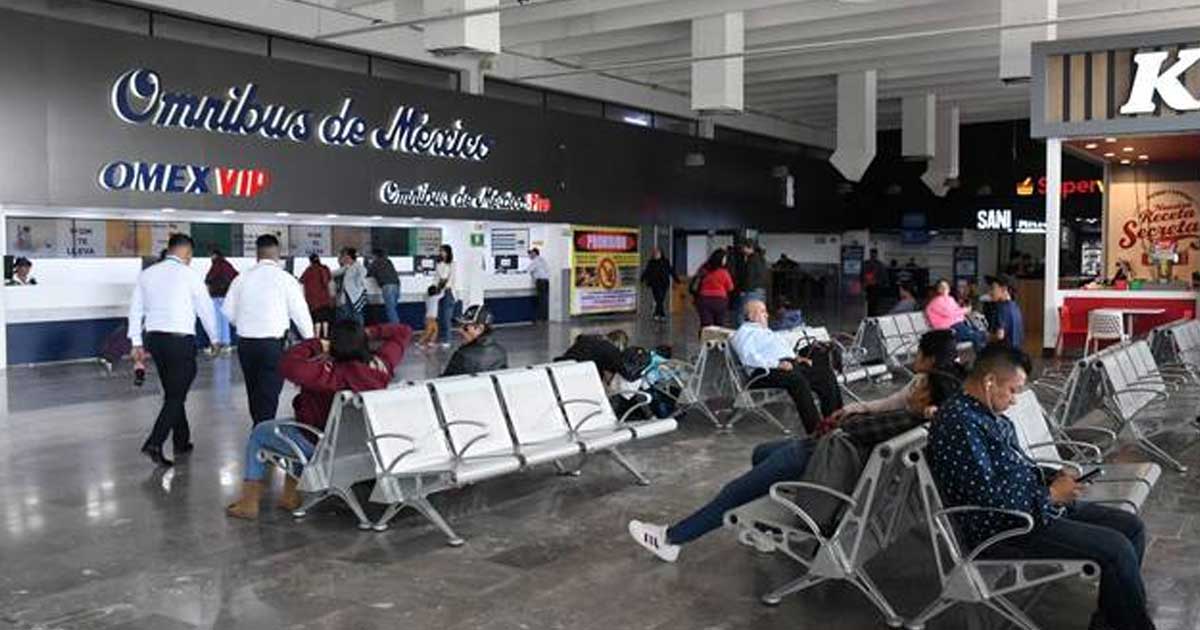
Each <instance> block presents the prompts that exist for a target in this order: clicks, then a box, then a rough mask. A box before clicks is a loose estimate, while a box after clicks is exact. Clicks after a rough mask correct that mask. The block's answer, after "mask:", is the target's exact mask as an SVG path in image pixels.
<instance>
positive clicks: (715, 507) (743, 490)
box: [667, 438, 816, 545]
mask: <svg viewBox="0 0 1200 630" xmlns="http://www.w3.org/2000/svg"><path fill="white" fill-rule="evenodd" d="M815 444H816V442H815V441H814V440H811V439H803V440H798V439H795V438H788V439H784V440H777V441H774V442H767V443H765V444H759V445H758V446H756V447H755V448H754V454H753V455H752V456H751V457H750V463H751V465H752V466H753V468H751V469H750V471H749V472H747V473H746V474H744V475H742V476H741V477H738V478H737V479H734V480H733V481H730V482H729V483H727V484H725V487H724V488H721V492H720V493H718V494H717V496H716V497H714V498H713V500H712V501H709V502H708V503H707V504H705V505H704V507H702V508H700V509H699V510H696V511H695V513H693V514H692V515H691V516H689V517H687V518H685V519H683V520H682V521H679V522H678V523H676V524H675V525H672V526H671V527H670V528H669V529H667V541H668V542H670V543H671V544H672V545H682V544H684V543H688V542H691V541H693V540H695V539H697V538H699V537H701V536H703V535H705V534H707V533H708V532H711V531H712V530H714V529H717V528H718V527H720V526H721V519H723V518H724V517H725V513H726V512H728V511H729V510H732V509H733V508H735V507H738V506H740V505H745V504H747V503H749V502H751V501H753V500H755V499H757V498H759V497H762V496H766V495H767V493H768V492H770V491H771V485H772V484H774V483H776V482H779V481H799V480H800V477H801V476H802V475H803V474H804V469H805V467H807V466H808V458H809V457H811V456H812V452H813V446H814V445H815Z"/></svg>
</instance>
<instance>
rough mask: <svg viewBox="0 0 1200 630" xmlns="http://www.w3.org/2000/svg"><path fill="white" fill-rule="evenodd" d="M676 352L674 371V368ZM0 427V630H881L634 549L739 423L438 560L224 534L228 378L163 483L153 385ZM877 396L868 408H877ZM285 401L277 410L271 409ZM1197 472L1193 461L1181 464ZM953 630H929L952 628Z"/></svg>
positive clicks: (1164, 551)
mask: <svg viewBox="0 0 1200 630" xmlns="http://www.w3.org/2000/svg"><path fill="white" fill-rule="evenodd" d="M611 325H621V326H625V327H627V328H628V329H629V330H630V331H631V332H633V333H634V334H635V339H636V340H637V341H638V342H640V343H643V344H646V345H651V344H655V343H660V342H669V341H672V340H674V341H675V342H677V344H678V345H683V346H687V345H689V344H690V343H691V340H693V339H694V334H695V331H694V328H692V327H691V323H690V320H688V321H682V322H679V323H676V324H673V325H672V326H655V325H652V324H650V323H648V322H642V323H637V322H634V321H632V320H616V321H615V322H600V323H598V324H597V325H596V328H599V329H603V328H607V327H610V326H611ZM575 332H578V331H577V330H576V329H569V328H567V327H563V326H558V325H552V326H550V327H542V328H532V327H524V328H510V329H503V330H501V331H500V332H499V333H498V335H499V338H500V340H501V341H502V342H503V343H504V344H505V345H507V346H508V347H509V349H510V353H511V359H512V363H513V364H521V363H531V362H536V361H542V360H545V359H547V358H549V357H551V356H554V355H555V354H556V353H557V352H558V351H560V350H561V349H562V348H564V347H565V346H566V344H567V341H568V339H569V338H570V337H571V336H572V335H573V334H574V333H575ZM686 352H687V351H686V350H685V351H684V353H686ZM444 358H445V357H444V355H443V354H436V353H435V354H432V355H424V354H422V353H420V352H413V353H412V354H410V356H409V357H407V358H406V360H405V364H404V367H403V369H402V377H403V378H420V377H424V376H427V375H433V374H434V373H435V372H436V370H437V368H438V365H439V362H440V361H444ZM4 379H5V382H4V386H3V387H0V392H3V395H4V396H5V398H4V404H5V411H6V413H5V414H4V416H3V419H2V420H0V431H3V437H0V629H8V628H25V629H34V628H37V629H47V630H48V629H55V628H62V629H67V628H70V629H102V628H103V629H113V628H124V629H133V628H146V629H155V630H175V629H191V628H253V629H256V630H261V629H267V628H338V629H369V628H389V629H392V628H415V629H423V628H440V629H446V630H451V629H464V630H465V629H481V630H482V629H487V630H517V629H531V630H543V629H555V628H562V629H571V630H588V629H597V630H598V629H618V628H619V629H624V628H630V629H657V628H662V629H671V630H679V629H693V628H694V629H701V628H702V629H706V630H717V629H730V630H732V629H740V628H754V629H756V630H769V629H772V628H779V629H784V628H786V629H789V630H791V629H794V628H805V627H811V628H825V629H842V628H877V627H881V625H882V624H881V622H880V619H879V617H878V616H877V615H876V614H875V612H874V610H873V609H872V608H871V606H869V605H867V604H866V602H865V601H864V600H863V599H862V598H861V597H860V596H859V595H858V594H857V593H856V592H854V591H853V590H852V589H850V588H849V587H847V586H845V585H837V584H835V585H828V586H822V587H818V588H816V589H814V590H812V591H811V592H807V593H804V594H802V595H801V596H798V597H791V598H788V599H786V600H785V601H784V603H783V604H781V605H780V606H778V607H774V608H771V607H766V606H764V605H762V604H761V603H759V601H758V595H760V594H761V593H763V592H765V591H766V590H768V589H769V588H770V587H771V586H774V585H778V584H779V583H781V582H784V581H786V580H788V579H790V578H792V577H795V568H794V566H793V565H792V564H791V563H789V562H787V561H785V560H784V559H783V558H780V557H775V556H763V555H759V554H756V553H755V552H752V551H749V550H747V549H746V548H744V547H741V546H739V545H738V544H737V543H736V542H735V541H734V540H733V538H732V536H731V535H730V534H729V533H728V532H724V531H722V532H716V533H714V534H713V535H711V536H709V537H707V538H705V539H702V540H700V541H698V542H696V543H694V544H693V545H691V546H689V547H688V548H687V549H685V550H684V553H683V555H682V556H681V558H680V561H679V562H678V563H677V564H675V565H666V564H663V563H660V562H658V561H657V560H654V559H652V558H650V557H648V556H647V555H646V554H644V553H643V552H642V551H641V550H640V548H638V547H636V546H635V545H633V543H632V542H631V541H630V540H629V539H628V535H627V534H626V532H625V523H626V522H627V521H628V520H629V519H630V518H633V517H644V518H650V519H656V520H665V519H670V518H672V517H678V516H682V515H684V514H685V513H686V512H687V511H688V510H689V509H690V508H692V507H694V506H696V505H697V504H699V503H700V502H701V501H703V500H705V499H707V498H708V497H709V496H711V495H712V494H713V493H714V492H715V491H716V490H717V489H718V488H719V487H720V486H721V484H723V483H724V482H725V481H726V480H727V479H729V478H730V477H731V476H732V475H735V474H737V473H739V472H740V471H742V470H743V469H744V468H745V467H746V466H747V462H748V459H749V452H750V449H751V447H752V446H753V445H754V444H755V443H757V442H759V441H762V440H764V439H769V438H773V437H775V435H776V434H775V433H773V432H772V431H770V430H768V429H767V428H766V427H765V426H763V425H761V424H756V423H754V422H752V421H747V422H746V423H744V424H743V425H741V426H739V429H738V431H737V432H736V433H734V434H732V435H716V434H714V433H713V431H712V429H711V428H710V426H709V425H708V424H707V423H706V422H704V421H703V420H700V419H699V418H689V419H686V420H685V421H684V422H682V427H681V429H680V431H678V432H676V433H675V434H671V435H668V436H664V437H662V438H658V439H655V440H653V441H651V442H649V443H647V444H643V445H638V446H635V447H631V448H630V449H629V451H628V453H629V454H630V455H631V456H632V458H633V459H634V460H635V461H636V462H637V463H638V464H640V465H641V466H642V467H643V468H644V469H645V470H646V471H647V473H648V476H649V477H650V478H651V480H652V482H653V485H651V486H649V487H639V486H637V485H634V484H633V483H631V479H630V478H629V477H628V475H626V474H625V473H624V472H623V471H621V470H620V469H619V468H617V467H616V466H615V465H613V464H611V463H610V462H608V461H606V460H604V459H597V460H595V461H593V462H591V464H590V465H589V467H588V468H587V472H586V473H585V475H584V476H582V477H580V478H563V477H558V476H555V475H554V474H553V472H552V469H550V468H549V467H547V468H546V470H539V471H534V472H530V473H526V474H520V475H515V476H512V477H509V478H507V479H502V480H498V481H493V482H488V483H483V484H480V485H478V486H475V487H472V488H469V489H466V490H463V491H459V492H452V493H447V494H446V495H444V496H441V497H439V498H438V499H436V500H435V503H436V504H437V505H438V506H439V507H440V508H442V509H443V510H444V513H445V514H446V515H447V516H448V517H449V518H450V519H451V521H452V522H453V523H454V525H455V526H456V528H457V529H458V531H459V533H460V534H462V535H463V536H464V537H466V538H467V539H468V542H467V544H466V545H465V546H463V547H461V548H457V549H453V548H449V547H446V546H445V545H444V544H443V538H442V536H441V534H440V533H438V532H437V531H435V530H434V529H433V528H432V527H430V526H428V525H427V524H426V523H425V522H424V521H422V520H421V519H419V518H415V517H413V516H411V515H409V516H405V517H402V518H400V519H397V521H396V523H395V525H394V527H393V528H392V529H391V530H390V531H388V532H386V533H382V534H377V533H364V532H360V531H358V530H356V529H355V528H354V527H353V523H352V520H351V519H350V517H349V516H348V514H346V513H344V512H342V511H340V510H336V509H330V510H324V511H321V512H319V513H316V514H313V515H311V516H310V517H308V518H307V519H306V520H304V521H301V522H293V521H292V520H291V518H290V517H288V516H287V515H285V514H281V513H270V512H268V513H266V514H265V516H264V518H263V519H262V520H261V521H260V522H258V523H246V522H241V521H231V520H229V519H227V518H226V517H225V516H224V514H223V512H222V508H223V506H224V505H225V504H226V503H227V502H228V501H229V500H231V498H232V497H233V494H234V493H235V491H236V488H237V485H238V483H239V474H240V466H241V465H240V463H239V458H240V456H241V452H242V445H243V440H244V438H245V435H246V433H247V424H248V420H247V413H246V403H245V395H244V393H243V391H242V390H241V381H240V374H239V370H238V368H237V366H236V360H234V359H232V358H222V359H217V360H214V361H211V362H205V363H203V366H202V369H201V377H200V379H199V380H198V382H197V386H196V387H195V388H194V389H193V393H192V396H191V398H190V399H189V402H188V407H189V413H190V416H191V418H192V422H193V433H194V437H195V439H196V444H197V449H196V453H195V454H194V455H193V456H192V457H191V458H190V460H189V461H187V462H186V463H181V465H180V466H178V467H177V468H175V469H174V470H172V471H170V472H168V473H166V474H161V473H156V472H154V471H153V470H152V469H151V468H150V466H149V464H148V462H146V461H145V460H144V459H143V458H142V457H141V456H139V455H138V453H137V448H138V445H139V444H140V442H141V440H142V439H143V438H144V434H145V432H146V431H147V429H148V426H149V423H150V421H151V419H152V418H153V416H154V414H155V412H156V409H157V405H158V396H157V389H156V387H155V386H154V385H153V382H154V381H153V379H151V381H150V384H149V385H148V386H147V387H146V388H144V389H141V390H137V389H134V388H133V387H132V386H131V385H130V384H129V382H128V380H127V379H126V378H125V377H124V376H120V377H104V376H102V375H101V374H100V373H99V372H98V370H96V369H94V368H93V367H90V366H81V365H73V366H59V367H46V368H36V369H30V368H20V369H14V370H10V371H9V372H8V374H7V376H6V377H4ZM882 391H885V390H884V388H881V387H876V388H874V392H873V393H875V394H878V393H880V392H882ZM288 397H289V396H288V394H285V404H286V400H287V399H288ZM1185 459H1187V460H1188V461H1189V462H1190V463H1192V464H1194V465H1195V469H1200V457H1198V456H1196V454H1195V452H1194V451H1193V452H1192V453H1190V454H1189V456H1188V457H1186V458H1185ZM1195 477H1196V473H1194V472H1190V473H1187V474H1185V475H1179V474H1176V473H1173V472H1164V479H1163V480H1162V481H1161V482H1160V484H1159V487H1158V489H1157V490H1156V491H1155V495H1154V497H1153V498H1152V500H1151V503H1150V504H1149V506H1148V507H1147V510H1146V520H1147V522H1148V524H1149V526H1150V529H1151V532H1152V533H1153V541H1152V543H1151V545H1150V550H1149V553H1148V557H1147V559H1146V568H1145V574H1146V579H1147V583H1148V585H1149V591H1150V596H1151V599H1152V604H1153V606H1154V610H1155V616H1156V618H1157V620H1158V623H1159V627H1160V628H1162V629H1163V630H1175V629H1185V628H1197V627H1200V539H1198V538H1197V536H1198V535H1200V494H1198V493H1197V492H1196V490H1195V487H1196V485H1195V484H1196V479H1195ZM874 562H875V563H876V564H875V565H874V566H877V567H879V569H878V571H877V572H876V575H877V576H878V582H879V583H880V586H881V587H882V588H883V590H884V591H885V593H887V594H888V596H889V597H892V598H893V599H894V601H895V602H896V603H897V605H898V607H899V608H900V609H901V612H902V613H908V614H911V613H913V612H915V611H916V610H919V609H920V608H921V607H922V606H923V605H924V604H925V603H926V602H928V601H929V600H930V599H931V598H932V597H933V596H934V594H935V592H936V590H937V588H936V578H934V577H933V574H932V565H931V558H930V554H929V553H928V551H927V545H926V544H925V543H924V542H923V541H922V539H921V538H920V537H918V536H917V535H916V534H910V535H909V538H906V539H905V544H902V545H897V546H896V547H894V548H893V549H890V550H889V551H888V552H886V553H885V554H884V555H882V556H881V557H879V558H877V559H876V560H875V561H874ZM1093 598H1094V587H1093V586H1091V585H1088V584H1083V583H1075V584H1063V585H1059V586H1056V587H1053V588H1051V589H1050V590H1049V591H1048V592H1047V593H1046V594H1045V595H1044V597H1043V598H1042V599H1041V600H1040V602H1039V604H1038V605H1037V606H1036V607H1035V609H1034V611H1033V616H1034V617H1035V618H1036V619H1038V620H1039V621H1041V622H1042V623H1043V627H1044V628H1047V629H1051V628H1053V629H1056V630H1057V629H1065V630H1072V629H1082V628H1084V627H1086V624H1087V618H1088V615H1089V613H1090V611H1091V607H1092V600H1093ZM964 624H965V621H964V618H963V617H962V616H957V615H952V616H948V617H946V618H945V619H942V620H940V621H939V623H937V624H936V625H931V627H937V628H947V629H949V628H960V627H963V626H964Z"/></svg>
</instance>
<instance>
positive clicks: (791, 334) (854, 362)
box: [779, 326, 891, 402]
mask: <svg viewBox="0 0 1200 630" xmlns="http://www.w3.org/2000/svg"><path fill="white" fill-rule="evenodd" d="M779 334H780V335H783V336H784V338H785V339H787V340H788V342H789V344H790V345H791V346H792V347H793V348H795V349H796V351H797V352H799V351H800V350H801V349H802V348H804V347H805V346H807V345H809V344H811V343H829V344H833V345H834V346H836V347H837V348H839V349H840V350H841V353H842V369H841V371H839V372H838V373H837V381H838V385H840V386H841V388H842V391H843V392H845V393H846V395H848V396H850V398H852V399H854V400H855V401H858V402H862V398H861V397H860V396H859V395H858V394H856V393H854V391H853V390H851V389H850V385H851V384H853V383H859V382H862V381H867V380H885V379H890V378H891V372H890V371H889V370H888V367H887V366H886V365H881V364H873V365H868V364H865V363H864V360H865V359H866V356H867V349H866V348H862V347H860V346H856V345H854V338H853V337H851V336H849V335H845V337H848V339H846V341H847V342H848V343H842V342H841V341H839V340H837V339H835V338H834V337H833V336H831V335H830V334H829V330H828V329H827V328H825V327H824V326H801V327H798V328H793V329H791V330H784V331H780V332H779Z"/></svg>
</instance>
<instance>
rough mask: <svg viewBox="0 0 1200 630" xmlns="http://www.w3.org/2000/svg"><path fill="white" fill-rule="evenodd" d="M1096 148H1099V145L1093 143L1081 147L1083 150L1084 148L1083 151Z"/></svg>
mask: <svg viewBox="0 0 1200 630" xmlns="http://www.w3.org/2000/svg"><path fill="white" fill-rule="evenodd" d="M1098 146H1100V145H1098V144H1096V143H1095V142H1089V143H1087V144H1085V145H1083V148H1085V149H1095V148H1096V147H1098Z"/></svg>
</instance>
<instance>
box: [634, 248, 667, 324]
mask: <svg viewBox="0 0 1200 630" xmlns="http://www.w3.org/2000/svg"><path fill="white" fill-rule="evenodd" d="M674 280H675V269H674V268H673V267H672V266H671V263H670V261H668V260H667V259H666V258H664V257H663V253H662V250H661V249H659V248H658V247H655V248H654V251H653V252H652V253H651V254H650V262H648V263H646V268H645V269H643V270H642V282H643V283H644V284H645V285H646V286H648V287H650V294H651V295H653V296H654V319H655V320H656V321H661V320H664V319H666V318H667V309H666V304H667V292H668V291H670V290H671V282H672V281H674Z"/></svg>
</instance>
